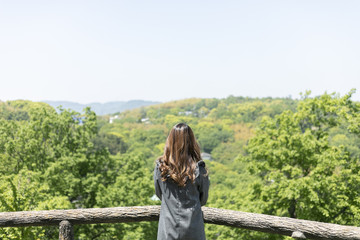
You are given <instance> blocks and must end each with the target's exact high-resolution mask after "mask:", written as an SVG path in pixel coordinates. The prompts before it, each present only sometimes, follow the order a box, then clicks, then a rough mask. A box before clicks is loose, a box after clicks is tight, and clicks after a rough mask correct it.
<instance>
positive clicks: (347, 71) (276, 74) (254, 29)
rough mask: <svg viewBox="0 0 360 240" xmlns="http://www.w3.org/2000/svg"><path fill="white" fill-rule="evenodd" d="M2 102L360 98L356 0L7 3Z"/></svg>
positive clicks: (0, 53) (0, 27)
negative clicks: (302, 95)
mask: <svg viewBox="0 0 360 240" xmlns="http://www.w3.org/2000/svg"><path fill="white" fill-rule="evenodd" d="M0 81H1V82H0V83H1V85H0V100H2V101H4V100H13V99H29V100H33V101H39V100H68V101H76V102H80V103H89V102H106V101H124V100H131V99H144V100H154V101H169V100H176V99H183V98H189V97H206V98H209V97H217V98H222V97H227V96H229V95H235V96H250V97H267V96H272V97H287V96H289V95H291V96H292V97H294V98H295V97H296V98H297V97H298V96H299V93H300V92H304V91H305V90H312V92H313V95H319V94H322V93H324V92H325V91H327V92H334V91H335V92H338V93H340V94H345V93H347V92H348V91H349V90H350V89H351V88H357V93H356V94H355V95H354V97H353V99H354V100H358V101H359V100H360V1H358V0H354V1H348V0H337V1H331V0H323V1H320V0H308V1H306V0H301V1H300V0H298V1H295V0H284V1H269V0H263V1H256V0H251V1H240V0H238V1H226V0H221V1H219V0H218V1H210V0H207V1H196V0H191V1H188V0H182V1H175V0H167V1H152V0H146V1H136V0H131V1H106V0H103V1H100V0H99V1H88V0H87V1H77V0H71V1H63V0H62V1H48V0H44V1H37V0H31V1H28V0H24V1H17V0H7V1H3V0H0Z"/></svg>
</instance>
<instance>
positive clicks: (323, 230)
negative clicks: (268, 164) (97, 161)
mask: <svg viewBox="0 0 360 240" xmlns="http://www.w3.org/2000/svg"><path fill="white" fill-rule="evenodd" d="M202 211H203V213H204V221H205V223H211V224H217V225H225V226H230V227H237V228H245V229H250V230H255V231H261V232H266V233H275V234H281V235H286V236H291V237H293V238H296V239H333V240H337V239H339V240H340V239H341V240H348V239H349V240H350V239H351V240H355V239H357V240H360V228H358V227H352V226H343V225H337V224H330V223H322V222H315V221H307V220H300V219H293V218H286V217H276V216H270V215H264V214H256V213H246V212H239V211H232V210H224V209H218V208H209V207H203V208H202ZM159 213H160V206H137V207H114V208H89V209H71V210H50V211H23V212H2V213H0V227H25V226H48V225H59V239H60V240H72V239H74V235H73V230H72V225H74V224H94V223H124V222H140V221H157V220H158V219H159Z"/></svg>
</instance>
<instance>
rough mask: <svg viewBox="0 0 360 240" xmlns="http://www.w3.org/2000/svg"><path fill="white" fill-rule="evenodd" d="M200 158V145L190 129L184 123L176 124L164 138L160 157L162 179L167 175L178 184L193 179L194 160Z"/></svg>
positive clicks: (196, 160)
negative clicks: (165, 138)
mask: <svg viewBox="0 0 360 240" xmlns="http://www.w3.org/2000/svg"><path fill="white" fill-rule="evenodd" d="M200 160H201V155H200V147H199V144H198V143H197V142H196V139H195V136H194V133H193V131H192V129H191V128H190V127H189V126H188V125H187V124H185V123H178V124H176V125H175V126H174V127H173V128H172V129H171V131H170V133H169V136H168V138H167V140H166V144H165V149H164V154H163V155H162V156H161V157H160V170H161V172H162V177H163V180H164V181H166V178H167V176H168V175H169V176H170V177H171V178H172V179H173V180H174V181H175V182H176V183H177V184H178V185H180V186H184V185H185V184H186V181H187V179H190V180H191V181H192V182H193V181H194V180H195V168H196V162H198V161H200Z"/></svg>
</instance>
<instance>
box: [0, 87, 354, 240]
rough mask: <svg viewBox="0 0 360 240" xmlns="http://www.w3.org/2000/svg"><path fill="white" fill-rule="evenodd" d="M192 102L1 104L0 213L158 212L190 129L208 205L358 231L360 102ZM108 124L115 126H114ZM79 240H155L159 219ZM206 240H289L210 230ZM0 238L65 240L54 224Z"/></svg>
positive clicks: (100, 229)
mask: <svg viewBox="0 0 360 240" xmlns="http://www.w3.org/2000/svg"><path fill="white" fill-rule="evenodd" d="M354 92H355V90H351V91H350V92H349V93H348V94H345V95H343V96H340V95H339V94H336V93H331V94H329V93H324V94H322V95H320V96H312V95H311V93H310V92H306V93H304V94H302V95H301V97H300V98H299V99H292V98H248V97H235V96H229V97H227V98H223V99H216V98H209V99H201V98H192V99H184V100H178V101H172V102H166V103H161V104H156V105H151V106H146V107H140V108H136V109H133V110H128V111H124V112H120V113H117V114H113V115H102V116H97V115H96V114H95V113H94V112H93V111H92V110H91V109H90V108H85V109H84V110H83V111H82V112H75V111H73V110H70V109H62V108H58V109H54V108H52V107H51V106H50V105H48V104H46V103H41V102H31V101H25V100H17V101H6V102H0V192H1V194H0V211H1V212H8V211H31V210H53V209H72V208H102V207H118V206H140V205H157V204H160V201H159V200H158V199H156V198H155V197H154V186H153V178H152V174H153V169H154V163H155V160H156V159H157V158H158V157H159V156H160V155H161V154H162V151H163V149H164V146H165V140H166V137H167V134H168V132H169V130H170V129H171V127H172V126H174V125H175V124H176V123H179V122H185V123H187V124H189V125H190V126H191V128H192V129H193V131H194V133H195V135H196V138H197V140H198V142H199V144H200V147H201V151H202V153H203V156H204V160H205V162H206V166H207V169H208V172H209V177H210V182H211V185H210V192H209V200H208V203H207V205H206V206H208V207H216V208H223V209H231V210H238V211H246V212H254V213H263V214H270V215H276V216H284V217H291V218H298V219H307V220H314V221H321V222H328V223H337V224H343V225H353V226H360V103H359V102H356V101H353V100H352V99H351V98H352V95H353V94H354ZM110 119H112V121H110ZM74 231H75V236H76V239H105V240H107V239H149V240H150V239H156V233H157V222H141V223H127V224H124V223H123V224H94V225H76V226H75V229H74ZM205 232H206V236H207V239H209V240H223V239H244V240H251V239H265V240H278V239H279V240H280V239H290V238H287V237H284V236H280V235H273V234H265V233H260V232H254V231H250V230H243V229H235V228H229V227H225V226H217V225H211V224H206V225H205ZM0 239H41V240H42V239H58V227H24V228H0Z"/></svg>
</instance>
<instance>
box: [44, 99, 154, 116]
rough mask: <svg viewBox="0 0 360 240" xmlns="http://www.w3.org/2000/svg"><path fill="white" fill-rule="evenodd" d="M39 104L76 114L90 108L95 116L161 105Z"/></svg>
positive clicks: (68, 102) (136, 103)
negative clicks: (71, 111) (60, 108)
mask: <svg viewBox="0 0 360 240" xmlns="http://www.w3.org/2000/svg"><path fill="white" fill-rule="evenodd" d="M41 102H44V103H47V104H49V105H50V106H52V107H53V108H58V107H59V106H62V108H64V109H72V110H74V111H77V112H81V111H82V110H83V109H84V108H86V107H90V108H91V110H92V111H94V112H95V113H96V114H97V115H106V114H113V113H118V112H123V111H126V110H131V109H135V108H139V107H144V106H149V105H155V104H159V103H161V102H155V101H145V100H129V101H111V102H105V103H100V102H92V103H85V104H82V103H77V102H71V101H50V100H44V101H41Z"/></svg>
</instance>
